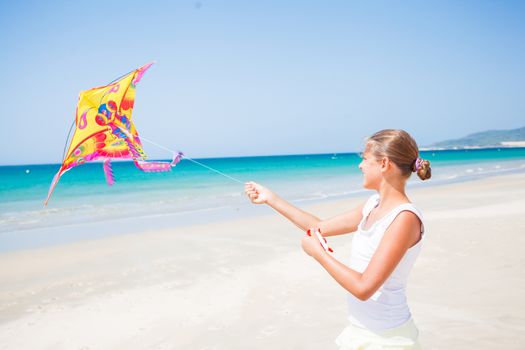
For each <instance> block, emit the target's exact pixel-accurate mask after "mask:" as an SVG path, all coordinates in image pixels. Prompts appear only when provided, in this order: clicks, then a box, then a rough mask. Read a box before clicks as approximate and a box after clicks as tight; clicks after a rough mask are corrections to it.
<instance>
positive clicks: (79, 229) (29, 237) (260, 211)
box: [0, 168, 525, 255]
mask: <svg viewBox="0 0 525 350" xmlns="http://www.w3.org/2000/svg"><path fill="white" fill-rule="evenodd" d="M512 174H525V168H512V169H504V170H495V171H492V172H490V171H489V172H484V173H479V174H469V175H466V176H458V177H455V178H452V179H435V180H430V181H429V182H422V181H420V180H419V179H414V178H412V179H411V181H410V182H409V184H408V187H407V191H411V190H414V189H419V188H427V187H429V188H433V187H440V186H447V185H452V184H457V183H469V182H472V181H479V180H482V179H486V178H492V177H499V176H507V175H512ZM366 193H368V191H367V190H366V189H363V188H360V189H358V190H353V191H346V192H343V194H338V195H331V196H329V197H324V196H317V197H315V196H313V197H310V198H305V199H299V200H291V201H290V202H291V203H293V204H295V205H298V206H312V205H318V204H326V205H330V204H333V203H337V202H339V201H346V200H352V199H354V198H360V197H363V196H366ZM242 196H243V195H242V194H241V195H240V197H242ZM269 213H271V211H269V210H267V208H264V207H262V206H254V205H252V204H250V203H249V202H248V201H247V200H246V201H243V202H241V203H238V202H235V203H233V202H232V203H230V204H229V205H223V206H220V207H214V208H200V209H194V210H188V211H184V212H157V213H149V212H148V213H144V214H143V215H138V216H137V215H135V216H122V217H116V218H111V217H98V218H97V217H95V218H91V220H90V221H89V222H65V223H59V224H55V225H46V226H40V227H27V228H26V227H22V228H20V229H17V230H11V231H3V232H0V255H1V254H2V253H7V252H11V251H18V250H24V249H34V248H40V247H50V246H54V245H60V244H68V243H73V242H77V241H84V240H92V239H100V238H103V237H112V236H120V235H128V234H130V233H140V232H143V231H146V230H153V229H155V230H164V229H172V228H177V229H178V228H184V227H191V226H193V225H195V224H199V223H202V215H206V219H205V223H207V224H214V223H220V222H224V221H231V220H235V219H238V218H247V217H258V216H263V215H267V214H269Z"/></svg>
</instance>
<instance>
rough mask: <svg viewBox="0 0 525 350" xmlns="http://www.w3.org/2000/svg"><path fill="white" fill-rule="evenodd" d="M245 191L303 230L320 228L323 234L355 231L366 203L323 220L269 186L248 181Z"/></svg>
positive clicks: (253, 199) (251, 197)
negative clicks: (282, 196) (279, 194)
mask: <svg viewBox="0 0 525 350" xmlns="http://www.w3.org/2000/svg"><path fill="white" fill-rule="evenodd" d="M245 192H246V194H247V195H248V197H250V200H251V201H252V202H253V203H255V204H263V203H264V204H268V205H269V206H270V207H272V208H273V209H274V210H275V211H277V212H278V213H279V214H281V215H282V216H284V217H285V218H287V219H288V220H290V221H291V222H292V223H293V224H295V225H296V226H297V227H299V228H300V229H301V230H303V231H306V230H308V229H310V228H319V229H320V230H321V233H322V235H323V236H334V235H340V234H344V233H349V232H354V231H355V230H357V225H358V224H359V222H360V221H361V219H362V210H363V205H364V204H361V205H359V206H358V207H357V208H355V209H353V210H350V211H348V212H346V213H343V214H341V215H338V216H335V217H333V218H331V219H327V220H321V219H319V218H318V217H316V216H315V215H312V214H310V213H308V212H306V211H304V210H302V209H300V208H297V207H296V206H294V205H292V204H291V203H289V202H287V201H286V200H284V199H283V198H281V197H279V196H278V195H277V194H276V193H274V192H272V191H271V190H269V189H268V188H266V187H264V186H261V185H259V184H257V183H255V182H248V183H247V184H246V185H245Z"/></svg>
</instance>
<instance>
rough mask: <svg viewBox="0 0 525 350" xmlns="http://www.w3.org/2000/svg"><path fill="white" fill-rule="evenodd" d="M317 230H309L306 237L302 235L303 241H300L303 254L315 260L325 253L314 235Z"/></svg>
mask: <svg viewBox="0 0 525 350" xmlns="http://www.w3.org/2000/svg"><path fill="white" fill-rule="evenodd" d="M317 230H318V229H316V228H311V229H309V230H308V231H306V235H304V237H303V239H302V240H301V247H302V248H303V250H304V252H305V253H306V254H308V255H310V256H311V257H312V258H314V259H317V257H319V256H320V255H321V254H324V253H325V250H324V248H323V246H322V245H321V242H319V239H318V238H317V236H316V234H315V232H316V231H317ZM322 239H324V238H322ZM325 242H326V240H325Z"/></svg>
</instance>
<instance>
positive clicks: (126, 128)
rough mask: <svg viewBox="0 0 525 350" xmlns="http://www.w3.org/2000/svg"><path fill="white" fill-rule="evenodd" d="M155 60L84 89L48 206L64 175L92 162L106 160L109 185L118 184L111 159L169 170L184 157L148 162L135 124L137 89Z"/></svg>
mask: <svg viewBox="0 0 525 350" xmlns="http://www.w3.org/2000/svg"><path fill="white" fill-rule="evenodd" d="M152 64H153V63H148V64H146V65H144V66H142V67H140V68H138V69H135V70H133V71H132V72H130V73H128V74H126V75H124V76H123V77H121V78H119V79H117V80H116V81H114V82H112V83H110V84H108V85H105V86H100V87H96V88H93V89H89V90H85V91H81V92H80V94H79V97H78V104H77V110H76V119H75V132H74V134H73V137H72V138H71V142H70V144H69V148H68V150H67V152H65V153H64V155H65V156H64V159H63V161H62V166H61V167H60V169H59V170H58V172H57V174H56V175H55V177H54V178H53V181H52V182H51V187H50V188H49V192H48V195H47V198H46V200H45V202H44V206H46V205H47V203H48V201H49V198H50V197H51V194H52V193H53V190H54V189H55V186H56V185H57V183H58V181H59V179H60V177H61V176H62V175H63V174H64V173H65V172H66V171H68V170H70V169H71V168H73V167H76V166H78V165H81V164H84V163H86V162H91V161H96V160H98V161H102V162H103V169H104V174H105V176H106V181H107V183H108V185H109V186H111V185H113V184H114V183H115V177H114V176H113V170H112V168H111V159H132V160H133V163H134V164H135V165H136V166H137V168H139V169H140V170H142V171H145V172H163V171H169V170H171V168H172V167H174V166H176V165H177V163H178V162H179V161H180V160H181V158H182V156H183V154H182V153H181V152H176V153H174V158H173V160H172V161H171V162H148V161H146V158H147V157H146V154H145V153H144V151H143V149H142V143H141V140H140V138H139V135H138V133H137V130H136V128H135V125H134V124H133V121H132V118H131V113H132V110H133V105H134V102H135V88H136V85H137V83H138V82H139V81H140V79H141V78H142V76H143V75H144V73H145V72H146V71H147V70H148V68H150V67H151V65H152Z"/></svg>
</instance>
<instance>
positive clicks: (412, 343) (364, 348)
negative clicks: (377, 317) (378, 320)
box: [335, 319, 421, 350]
mask: <svg viewBox="0 0 525 350" xmlns="http://www.w3.org/2000/svg"><path fill="white" fill-rule="evenodd" d="M418 336H419V331H418V330H417V328H416V325H415V324H414V321H413V320H412V319H410V320H409V321H407V322H406V323H404V324H402V325H401V326H399V327H396V328H392V329H387V330H383V331H372V330H369V329H367V328H363V327H360V326H357V325H354V324H350V325H349V326H348V327H346V328H345V329H344V330H343V331H342V332H341V334H339V336H338V337H337V339H336V340H335V343H336V344H337V346H339V350H383V349H388V350H406V349H410V350H421V345H420V344H419V342H418Z"/></svg>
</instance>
